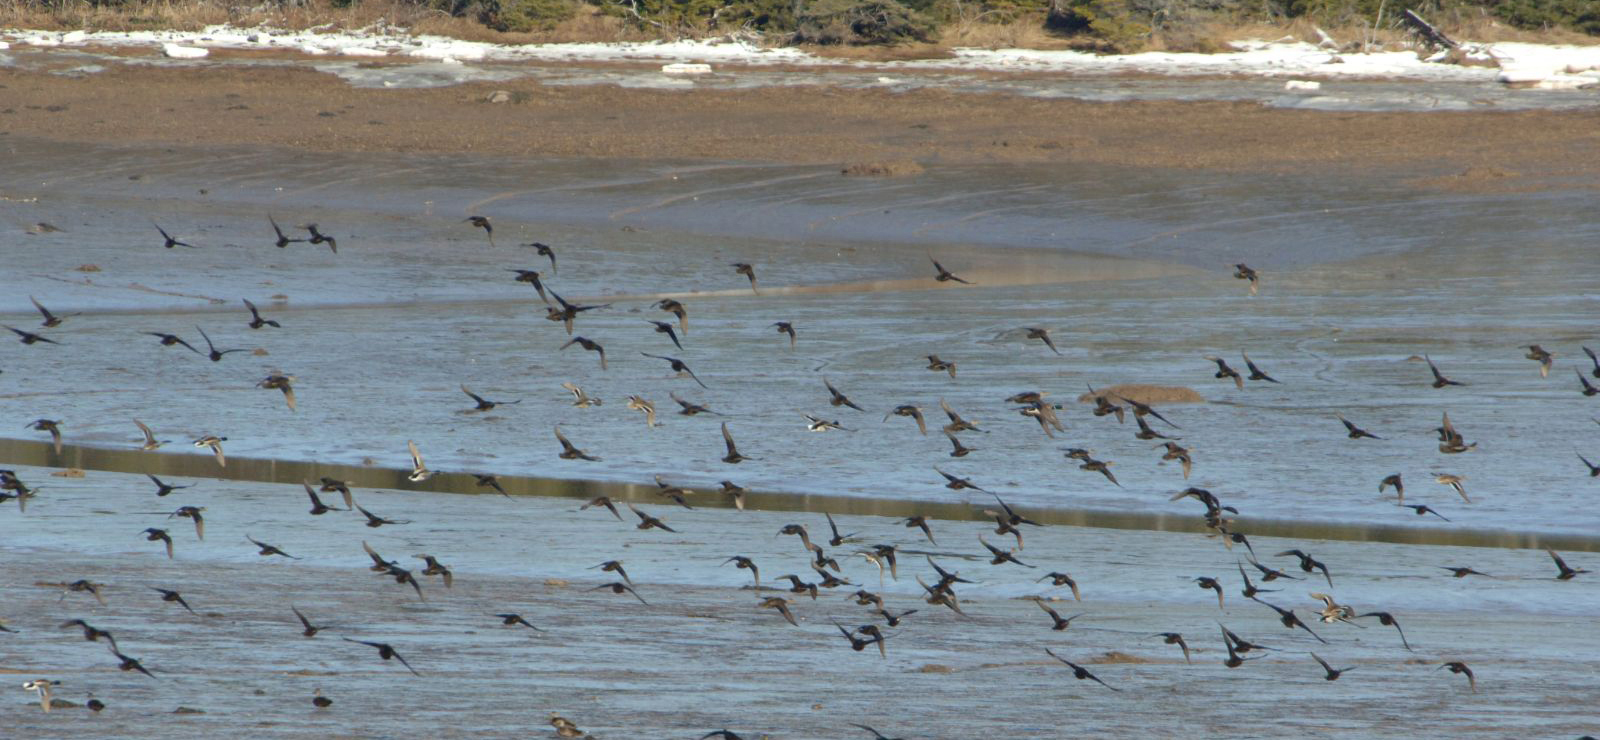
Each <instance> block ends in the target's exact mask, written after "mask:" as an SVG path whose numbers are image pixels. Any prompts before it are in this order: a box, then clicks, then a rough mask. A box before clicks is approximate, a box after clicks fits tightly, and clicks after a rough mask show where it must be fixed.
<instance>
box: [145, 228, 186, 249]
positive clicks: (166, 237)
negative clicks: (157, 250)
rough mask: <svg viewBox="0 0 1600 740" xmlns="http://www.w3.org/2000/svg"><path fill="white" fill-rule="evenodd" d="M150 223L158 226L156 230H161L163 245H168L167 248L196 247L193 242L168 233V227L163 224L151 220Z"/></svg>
mask: <svg viewBox="0 0 1600 740" xmlns="http://www.w3.org/2000/svg"><path fill="white" fill-rule="evenodd" d="M150 225H151V226H154V227H156V231H159V232H161V238H162V239H163V241H162V244H161V246H163V247H166V248H167V249H171V248H173V247H189V248H190V249H195V248H196V247H195V246H194V245H193V244H190V243H188V242H182V241H178V240H177V239H174V238H173V237H172V235H171V234H168V233H167V230H166V229H163V228H161V224H158V223H156V222H154V221H151V222H150Z"/></svg>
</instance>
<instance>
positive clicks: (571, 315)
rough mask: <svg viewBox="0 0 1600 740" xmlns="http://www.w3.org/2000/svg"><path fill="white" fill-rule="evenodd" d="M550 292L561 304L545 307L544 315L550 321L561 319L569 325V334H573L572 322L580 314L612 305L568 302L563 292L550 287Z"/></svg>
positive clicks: (564, 323)
mask: <svg viewBox="0 0 1600 740" xmlns="http://www.w3.org/2000/svg"><path fill="white" fill-rule="evenodd" d="M549 293H550V295H551V296H553V297H554V298H555V299H556V303H557V304H559V306H550V307H549V308H547V309H545V315H544V317H545V319H546V320H548V321H559V322H561V323H562V324H563V325H565V326H566V327H567V336H572V322H573V320H574V319H577V318H578V314H580V313H583V312H584V311H593V310H595V309H597V308H608V307H610V306H611V304H609V303H601V304H599V305H595V306H580V305H578V304H576V303H568V302H567V299H565V298H562V297H561V294H560V293H557V292H556V291H555V289H553V288H552V289H550V291H549Z"/></svg>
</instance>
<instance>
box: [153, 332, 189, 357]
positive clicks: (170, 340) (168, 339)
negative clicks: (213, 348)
mask: <svg viewBox="0 0 1600 740" xmlns="http://www.w3.org/2000/svg"><path fill="white" fill-rule="evenodd" d="M144 333H145V334H149V335H150V336H152V337H161V346H163V347H171V346H173V345H175V344H181V345H183V346H185V347H188V348H189V351H190V352H193V353H195V354H197V355H198V354H201V352H200V350H197V349H195V348H194V345H192V344H189V343H188V342H185V341H183V339H182V338H180V337H179V336H178V335H176V334H164V333H162V332H159V331H147V332H144Z"/></svg>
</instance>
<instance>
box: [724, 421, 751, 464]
mask: <svg viewBox="0 0 1600 740" xmlns="http://www.w3.org/2000/svg"><path fill="white" fill-rule="evenodd" d="M722 443H723V444H724V445H726V446H727V448H728V454H726V455H724V456H723V457H722V461H723V462H725V463H728V464H729V465H737V464H739V463H741V462H743V461H745V460H754V459H756V458H753V457H745V456H744V455H741V454H739V448H738V446H736V445H735V444H734V443H733V434H732V433H730V432H729V431H728V422H722Z"/></svg>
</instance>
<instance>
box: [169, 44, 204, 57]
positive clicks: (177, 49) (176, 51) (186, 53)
mask: <svg viewBox="0 0 1600 740" xmlns="http://www.w3.org/2000/svg"><path fill="white" fill-rule="evenodd" d="M161 53H163V54H166V55H167V57H168V58H170V59H200V58H202V57H205V56H207V55H209V54H210V53H211V52H210V51H209V50H207V49H202V48H200V47H197V46H179V45H178V44H172V43H168V44H162V45H161Z"/></svg>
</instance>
